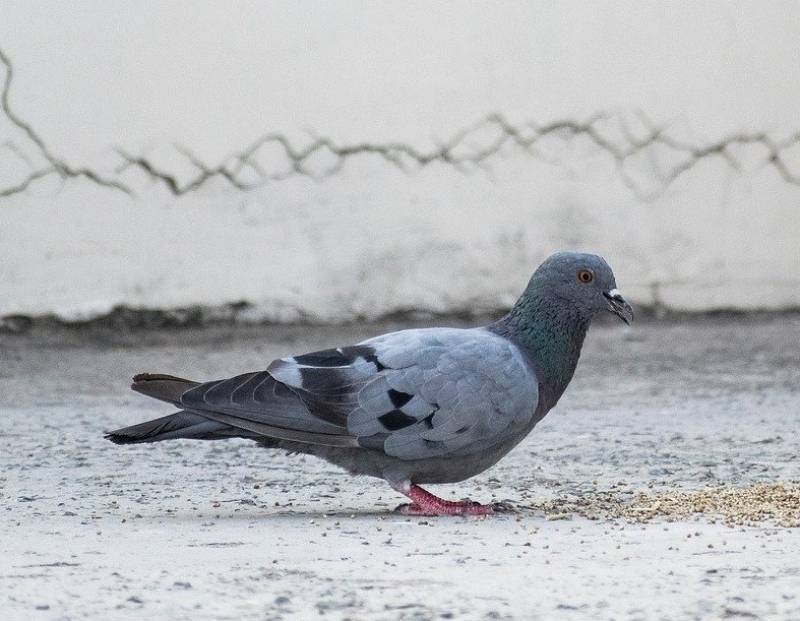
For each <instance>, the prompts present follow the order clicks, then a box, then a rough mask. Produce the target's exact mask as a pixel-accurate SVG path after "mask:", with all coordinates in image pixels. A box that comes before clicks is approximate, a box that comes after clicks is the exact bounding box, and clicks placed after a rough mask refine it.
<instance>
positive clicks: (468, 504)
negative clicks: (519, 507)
mask: <svg viewBox="0 0 800 621" xmlns="http://www.w3.org/2000/svg"><path fill="white" fill-rule="evenodd" d="M401 491H402V493H403V494H405V495H406V496H408V497H409V498H410V499H411V500H412V501H413V502H412V503H411V504H405V505H400V506H399V507H397V509H395V511H397V512H398V513H401V514H402V515H417V516H431V517H432V516H436V515H492V514H493V513H499V512H502V511H508V510H509V509H510V507H508V505H505V504H503V503H495V504H492V505H482V504H480V503H477V502H473V501H471V500H460V501H452V500H444V499H443V498H439V497H438V496H434V495H433V494H431V493H430V492H428V491H425V490H424V489H422V488H421V487H419V486H418V485H412V486H411V487H410V488H409V489H408V491H405V490H401Z"/></svg>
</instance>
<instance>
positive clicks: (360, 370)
mask: <svg viewBox="0 0 800 621" xmlns="http://www.w3.org/2000/svg"><path fill="white" fill-rule="evenodd" d="M268 372H269V373H270V374H271V375H272V376H273V377H274V378H275V379H276V380H277V381H278V382H280V383H281V384H283V385H284V386H285V387H287V388H289V389H291V390H292V391H293V392H294V393H295V394H297V395H298V397H299V398H300V399H301V401H302V402H303V403H304V405H305V406H306V408H307V409H308V412H310V413H311V415H312V416H313V417H314V418H318V419H320V420H324V421H326V422H328V423H330V424H332V425H337V426H339V428H340V429H342V430H346V431H345V432H346V433H347V434H349V435H351V436H352V437H354V438H356V439H357V441H358V443H359V445H360V446H363V447H365V448H370V449H375V450H381V451H383V452H385V453H386V454H387V455H390V456H393V457H396V458H399V459H404V460H415V459H425V458H429V457H440V456H445V455H464V454H471V453H475V452H480V451H483V450H486V449H487V448H489V447H491V446H492V445H494V444H496V443H497V442H500V441H502V440H503V439H505V438H507V437H509V436H510V435H513V434H514V433H516V432H518V431H519V430H521V429H523V428H524V427H525V426H526V425H527V424H528V423H530V421H531V418H532V416H533V413H534V410H535V408H536V404H537V402H538V390H537V382H536V377H535V375H534V373H533V371H532V370H531V369H530V367H529V365H528V364H527V363H526V362H525V360H524V358H523V356H522V355H521V354H520V352H519V350H518V349H517V348H516V346H515V345H514V344H513V343H511V342H510V341H508V340H506V339H504V338H502V337H500V336H498V335H495V334H493V333H491V332H489V331H487V330H483V329H473V330H461V329H449V328H432V329H423V330H404V331H401V332H393V333H390V334H387V335H383V336H380V337H376V338H374V339H370V340H368V341H364V342H363V343H360V344H358V345H355V346H352V347H345V348H337V349H331V350H325V351H322V352H315V353H313V354H306V355H304V356H297V357H294V358H284V359H281V360H276V361H275V362H273V363H272V364H271V365H270V367H269V368H268Z"/></svg>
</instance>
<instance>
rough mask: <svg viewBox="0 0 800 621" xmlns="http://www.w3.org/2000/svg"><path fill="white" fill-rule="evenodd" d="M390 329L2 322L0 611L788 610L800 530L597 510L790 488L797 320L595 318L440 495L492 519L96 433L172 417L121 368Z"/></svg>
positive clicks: (111, 614)
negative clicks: (482, 508)
mask: <svg viewBox="0 0 800 621" xmlns="http://www.w3.org/2000/svg"><path fill="white" fill-rule="evenodd" d="M451 323H452V322H451ZM397 327H399V326H396V325H391V326H390V325H387V324H383V325H374V324H373V325H366V326H355V327H345V328H342V327H338V328H309V327H293V328H285V327H281V328H275V327H238V328H210V329H205V330H188V329H187V330H177V331H167V330H164V331H155V332H153V331H149V332H147V331H143V332H134V333H124V332H119V331H112V330H100V329H81V330H68V329H61V330H41V329H34V330H33V331H32V332H31V333H29V334H26V335H18V336H13V335H4V336H2V335H0V412H2V422H3V433H2V436H0V485H1V486H2V487H1V489H0V509H1V510H0V533H2V534H1V535H0V609H2V611H3V613H2V616H3V618H4V619H8V620H15V619H43V620H45V619H46V620H50V619H82V618H92V619H101V618H102V619H140V618H148V619H210V618H218V619H293V618H310V617H311V618H313V617H316V616H319V615H324V618H327V619H447V618H455V619H506V618H519V619H575V620H578V619H669V620H675V619H698V618H732V619H735V618H761V619H797V618H800V530H798V529H793V528H785V527H782V526H779V525H777V524H776V523H775V522H774V521H770V520H766V521H756V522H755V523H754V524H753V525H751V526H740V525H737V526H734V527H730V526H726V525H725V524H724V523H723V521H722V520H718V519H716V518H715V517H714V516H692V517H685V516H684V517H681V518H680V519H678V520H677V521H667V520H666V519H664V518H661V517H659V516H656V517H655V519H654V520H653V521H650V522H648V523H638V522H636V521H630V520H628V519H625V518H624V517H623V518H617V519H613V518H609V517H603V516H606V515H608V514H609V512H605V511H603V510H601V511H597V512H592V511H591V507H592V503H594V502H595V499H598V502H600V501H602V502H608V501H609V497H612V498H613V499H616V500H615V501H614V502H620V503H624V502H627V501H628V500H630V499H631V498H634V496H635V494H636V493H639V492H645V493H647V494H649V495H658V494H667V495H674V494H676V493H683V492H693V491H701V492H703V493H706V492H705V491H704V490H707V487H708V486H709V485H724V486H726V488H727V487H730V486H742V487H744V488H748V486H753V485H761V484H768V483H774V482H779V483H783V484H785V485H787V486H790V487H791V486H792V485H796V484H797V482H798V480H800V464H799V463H798V460H797V452H798V418H799V417H800V317H798V316H797V315H783V316H772V317H744V318H716V319H714V318H704V319H692V320H681V321H672V322H664V323H656V322H650V323H648V322H644V323H640V324H638V325H636V326H635V327H634V328H633V329H632V330H630V331H626V330H624V329H622V328H620V327H617V326H616V325H600V326H596V327H594V328H593V329H592V331H591V332H590V335H589V338H588V340H587V344H586V349H585V353H584V356H583V358H582V361H581V364H580V365H579V368H578V373H577V375H576V377H575V379H574V381H573V384H572V385H571V386H570V388H569V389H568V390H567V393H566V395H565V396H564V398H563V399H562V401H561V403H560V404H559V406H558V407H557V408H556V410H554V411H553V412H551V413H550V415H549V416H548V417H547V418H546V419H545V420H544V421H543V422H542V424H541V425H540V426H539V427H538V428H537V429H536V430H534V432H533V433H532V434H531V436H530V437H529V438H527V439H526V440H525V441H524V442H523V443H522V444H521V445H520V446H519V447H518V448H517V449H516V450H515V451H514V452H512V453H511V454H510V455H509V456H508V457H507V458H506V459H504V460H503V461H502V462H501V463H500V464H499V465H498V466H496V467H495V468H494V469H492V470H490V471H488V472H486V473H484V474H483V475H482V476H480V477H476V478H475V479H472V480H470V481H467V482H464V483H462V484H459V485H451V486H439V487H433V488H432V489H433V491H435V492H438V493H441V494H443V495H444V496H445V497H447V498H454V499H457V498H461V497H464V496H470V497H472V498H473V499H475V500H480V501H482V502H487V501H492V500H504V499H508V500H510V501H511V502H512V503H514V504H515V506H516V507H517V512H516V513H515V514H512V515H502V516H496V517H494V518H491V519H468V518H440V519H434V518H405V517H402V516H398V515H395V514H393V513H391V509H392V508H393V507H394V506H395V505H397V504H399V503H401V502H403V498H401V497H399V496H398V495H397V494H395V493H394V492H393V491H392V490H390V489H389V488H388V486H386V485H385V484H382V483H381V482H380V481H374V480H369V479H353V478H350V477H348V476H346V475H344V474H342V473H340V472H339V471H338V470H337V469H335V468H334V467H331V466H328V465H327V464H325V463H322V462H319V461H316V460H314V459H313V458H306V457H302V456H300V457H298V456H286V455H283V454H280V453H275V452H267V451H264V450H262V449H259V448H258V447H257V446H256V445H254V444H252V443H248V442H245V441H227V442H215V443H201V442H172V443H163V444H158V445H139V446H127V447H118V446H114V445H112V444H110V443H109V442H106V441H104V440H103V439H102V432H103V431H104V430H107V429H111V428H115V427H119V426H122V425H126V424H130V423H134V422H137V421H140V420H144V419H145V418H147V417H153V416H157V415H161V414H165V413H167V412H168V411H169V408H168V407H167V406H165V405H164V404H159V403H157V402H154V401H151V400H148V399H145V398H143V397H141V396H138V395H135V394H133V393H131V392H130V391H129V390H128V388H127V385H128V381H129V378H130V376H131V375H133V374H134V373H135V372H138V371H154V372H158V371H162V372H170V373H175V374H178V375H187V376H189V377H193V378H198V379H210V378H215V377H221V376H225V375H231V374H234V373H239V372H244V371H249V370H254V369H259V368H263V367H264V366H265V365H266V364H267V363H268V362H269V361H270V360H271V359H273V358H275V357H277V356H282V355H286V354H290V353H297V352H301V351H308V350H312V349H318V348H321V347H325V346H330V345H341V344H346V343H349V342H352V341H354V340H357V339H360V338H364V337H367V336H370V335H373V334H376V333H379V332H382V331H385V330H387V329H392V328H397ZM768 489H772V488H768ZM795 498H796V496H795ZM587 505H588V506H589V509H587V508H586V507H587ZM598 506H599V505H598ZM601 509H602V507H601ZM610 513H612V514H613V513H615V512H613V511H612V512H610ZM583 515H589V516H591V517H593V518H595V519H587V518H586V517H582V516H583ZM619 515H623V516H624V515H625V513H624V512H619Z"/></svg>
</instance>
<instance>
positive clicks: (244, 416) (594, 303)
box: [105, 252, 633, 516]
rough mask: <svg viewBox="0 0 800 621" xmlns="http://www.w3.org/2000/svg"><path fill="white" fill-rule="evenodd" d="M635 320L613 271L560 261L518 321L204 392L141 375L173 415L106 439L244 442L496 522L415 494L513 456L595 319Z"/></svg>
mask: <svg viewBox="0 0 800 621" xmlns="http://www.w3.org/2000/svg"><path fill="white" fill-rule="evenodd" d="M601 311H610V312H611V313H614V314H615V315H617V316H618V317H619V318H621V319H622V321H624V322H625V323H626V324H630V322H631V321H632V320H633V310H632V308H631V306H630V305H629V304H628V303H627V302H626V301H625V299H624V298H623V297H622V295H621V294H620V292H619V291H618V290H617V285H616V281H615V279H614V274H613V272H612V270H611V268H610V267H609V265H608V263H606V261H605V260H604V259H603V258H602V257H600V256H598V255H594V254H585V253H577V252H558V253H556V254H553V255H552V256H550V257H548V258H547V259H546V260H545V261H544V262H543V263H542V264H541V265H540V266H539V267H538V268H537V269H536V271H535V273H534V274H533V276H532V277H531V279H530V281H529V283H528V285H527V287H526V288H525V291H524V292H523V293H522V295H521V297H520V298H519V300H517V302H516V303H515V304H514V306H513V308H512V309H511V311H510V312H509V313H508V314H507V315H505V316H504V317H502V318H501V319H499V320H498V321H495V322H494V323H491V324H489V325H486V326H483V327H477V328H423V329H408V330H401V331H397V332H390V333H388V334H383V335H381V336H377V337H374V338H371V339H368V340H365V341H362V342H360V343H357V344H355V345H347V346H342V347H337V348H333V349H325V350H322V351H315V352H312V353H307V354H302V355H298V356H294V357H290V358H288V357H287V358H281V359H278V360H275V361H273V362H272V363H270V364H269V365H268V366H267V368H266V369H265V370H262V371H255V372H252V373H245V374H242V375H237V376H235V377H231V378H227V379H220V380H214V381H209V382H202V383H201V382H195V381H191V380H187V379H182V378H179V377H175V376H172V375H165V374H156V373H143V374H140V375H136V376H135V377H134V378H133V384H132V386H131V387H132V388H133V390H135V391H137V392H140V393H142V394H144V395H147V396H149V397H153V398H155V399H160V400H162V401H166V402H167V403H170V404H172V405H173V406H175V407H176V408H178V409H179V411H177V412H175V413H174V414H170V415H168V416H164V417H162V418H158V419H155V420H151V421H147V422H144V423H140V424H137V425H133V426H130V427H125V428H123V429H118V430H116V431H111V432H108V433H107V434H106V436H105V437H106V438H107V439H109V440H111V441H112V442H114V443H116V444H135V443H142V442H159V441H161V440H173V439H179V438H185V439H196V440H219V439H225V438H248V439H251V440H255V441H256V442H258V443H260V444H261V445H262V446H264V447H266V448H270V449H283V450H287V451H289V452H292V453H304V454H309V455H314V456H316V457H319V458H322V459H324V460H327V461H328V462H330V463H332V464H335V465H337V466H339V467H341V468H343V469H344V470H346V471H347V472H349V473H351V474H354V475H368V476H372V477H377V478H381V479H383V480H385V481H386V482H387V483H388V484H389V485H390V486H391V487H392V488H393V489H394V490H396V491H397V492H399V493H400V494H403V495H404V496H407V497H408V498H409V499H410V500H411V502H410V503H408V504H404V505H401V506H400V507H398V509H397V510H398V511H400V512H401V513H403V514H405V515H424V516H432V515H488V514H492V513H495V512H497V511H499V510H501V509H502V507H501V506H499V505H496V504H479V503H477V502H473V501H471V500H462V501H449V500H444V499H441V498H439V497H437V496H435V495H433V494H432V493H430V492H428V491H426V490H425V489H423V488H422V487H420V485H421V484H439V483H458V482H460V481H464V480H466V479H468V478H470V477H472V476H475V475H477V474H479V473H481V472H483V471H484V470H486V469H487V468H489V467H491V466H493V465H494V464H495V463H497V462H498V461H499V460H500V459H501V458H502V457H504V456H505V455H506V454H507V453H508V452H509V451H510V450H511V449H513V448H514V447H515V446H516V445H517V444H518V443H519V442H520V441H521V440H522V439H523V438H525V437H526V436H527V435H528V433H530V431H531V430H532V429H533V428H534V427H535V426H536V424H537V423H538V422H539V421H540V420H542V418H544V416H545V415H546V414H547V412H548V411H549V410H550V409H551V408H552V407H553V406H555V405H556V403H557V402H558V400H559V398H560V397H561V395H562V394H563V393H564V390H565V389H566V388H567V385H568V384H569V382H570V380H571V379H572V376H573V374H574V372H575V368H576V366H577V364H578V357H579V355H580V351H581V346H582V344H583V340H584V337H585V335H586V331H587V329H588V327H589V324H590V322H591V320H592V318H593V317H595V316H596V315H597V314H598V313H600V312H601Z"/></svg>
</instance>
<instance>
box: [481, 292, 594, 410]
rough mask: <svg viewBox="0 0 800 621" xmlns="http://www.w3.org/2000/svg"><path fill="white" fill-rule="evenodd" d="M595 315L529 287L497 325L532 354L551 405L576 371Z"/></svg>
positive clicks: (549, 405)
mask: <svg viewBox="0 0 800 621" xmlns="http://www.w3.org/2000/svg"><path fill="white" fill-rule="evenodd" d="M591 318H592V314H591V313H587V312H585V311H584V312H581V309H580V308H578V307H576V306H575V305H572V304H569V303H566V301H563V300H561V299H560V298H554V297H552V296H551V295H548V293H547V291H546V290H537V288H536V287H535V286H529V287H528V290H526V291H525V293H524V294H523V295H522V297H521V298H520V299H519V300H518V301H517V303H516V304H515V305H514V308H512V309H511V312H510V313H509V314H508V315H507V316H506V317H504V318H503V319H501V320H500V321H499V322H498V323H497V324H495V325H496V326H497V327H496V329H497V330H498V331H499V332H503V333H505V334H506V335H507V336H509V337H510V338H512V339H513V340H514V341H516V342H517V343H518V344H519V345H520V346H521V347H522V349H523V350H524V351H525V353H526V354H527V355H528V356H529V358H530V360H531V362H532V363H533V365H534V367H535V368H536V372H537V375H538V376H539V383H540V390H541V391H542V392H543V395H542V396H543V397H544V398H545V400H546V402H547V404H548V407H552V406H553V405H555V403H556V401H558V399H559V398H560V397H561V395H562V394H563V392H564V390H565V389H566V387H567V384H569V381H570V380H571V379H572V375H573V374H574V373H575V368H576V367H577V365H578V358H579V357H580V353H581V346H582V345H583V339H584V337H585V336H586V330H587V329H588V327H589V322H590V321H591Z"/></svg>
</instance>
